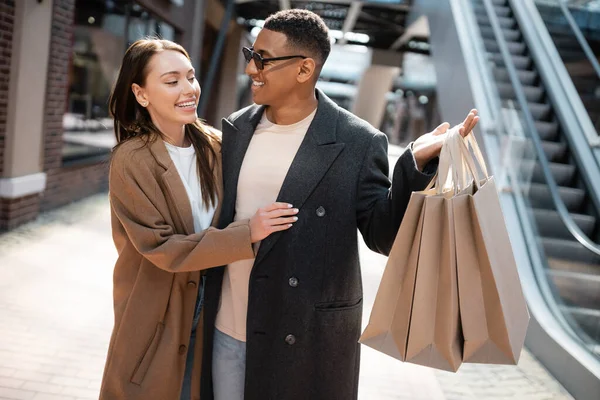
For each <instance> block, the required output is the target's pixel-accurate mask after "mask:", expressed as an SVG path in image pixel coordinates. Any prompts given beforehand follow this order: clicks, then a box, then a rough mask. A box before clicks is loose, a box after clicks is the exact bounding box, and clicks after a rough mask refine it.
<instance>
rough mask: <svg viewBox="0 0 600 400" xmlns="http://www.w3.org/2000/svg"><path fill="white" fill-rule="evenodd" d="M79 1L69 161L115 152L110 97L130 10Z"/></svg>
mask: <svg viewBox="0 0 600 400" xmlns="http://www.w3.org/2000/svg"><path fill="white" fill-rule="evenodd" d="M124 3H125V2H122V1H121V2H120V1H111V2H107V1H104V0H77V1H76V3H75V33H74V41H73V55H72V60H71V68H70V73H69V96H68V103H67V110H66V112H65V114H64V117H63V127H64V145H63V160H64V161H70V160H73V159H76V158H81V157H87V156H94V155H98V154H105V153H107V152H108V151H109V150H110V148H111V147H112V146H113V141H112V140H111V139H110V138H111V137H112V120H111V119H110V118H109V116H108V97H109V95H110V90H111V86H112V83H113V81H114V79H115V77H116V75H117V73H118V70H119V65H120V62H121V57H122V55H123V52H124V45H125V40H124V32H125V20H126V17H125V15H126V14H125V11H126V8H125V6H126V4H124Z"/></svg>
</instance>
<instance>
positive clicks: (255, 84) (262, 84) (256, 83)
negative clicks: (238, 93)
mask: <svg viewBox="0 0 600 400" xmlns="http://www.w3.org/2000/svg"><path fill="white" fill-rule="evenodd" d="M252 84H253V85H254V86H264V84H265V83H264V82H257V81H252Z"/></svg>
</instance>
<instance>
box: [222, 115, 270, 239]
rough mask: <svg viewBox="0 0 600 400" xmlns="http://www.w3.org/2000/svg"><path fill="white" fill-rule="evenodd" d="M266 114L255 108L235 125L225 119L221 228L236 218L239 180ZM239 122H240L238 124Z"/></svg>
mask: <svg viewBox="0 0 600 400" xmlns="http://www.w3.org/2000/svg"><path fill="white" fill-rule="evenodd" d="M263 112H264V107H260V106H254V107H252V108H251V109H250V111H249V113H248V115H247V116H242V117H240V118H239V119H237V120H236V121H235V124H234V123H231V122H230V121H229V120H227V119H223V122H222V123H223V129H222V130H223V144H222V154H223V198H224V200H223V201H224V203H223V208H222V210H221V219H220V221H221V222H222V223H220V224H219V225H220V226H219V227H220V228H223V227H224V226H225V225H228V224H229V223H231V221H233V218H234V216H235V200H236V198H237V187H238V179H239V177H240V170H241V168H242V162H243V161H244V157H245V155H246V151H247V150H248V146H249V145H250V140H251V139H252V135H253V134H254V130H255V128H256V126H257V125H258V123H259V122H260V118H261V117H262V114H263ZM238 121H239V122H238Z"/></svg>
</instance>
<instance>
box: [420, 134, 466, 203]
mask: <svg viewBox="0 0 600 400" xmlns="http://www.w3.org/2000/svg"><path fill="white" fill-rule="evenodd" d="M451 138H452V135H450V132H449V133H448V134H447V135H446V137H445V139H444V143H443V144H442V149H441V150H440V156H439V158H440V159H439V163H438V169H437V172H436V174H435V176H434V177H433V178H432V179H431V181H430V182H429V185H427V187H426V188H425V191H429V190H431V189H433V188H435V189H436V193H437V194H438V195H439V194H442V193H444V191H445V190H444V189H445V186H446V184H447V183H448V178H449V175H450V173H452V180H451V181H450V183H452V186H451V188H452V189H453V190H454V192H455V193H456V192H457V187H456V186H457V184H458V182H459V179H458V178H459V177H458V173H459V171H460V169H459V168H456V166H455V163H456V162H457V161H456V160H459V161H460V162H462V160H461V158H460V157H458V159H457V158H456V155H457V154H458V155H460V153H459V152H458V151H454V154H453V152H452V151H451V149H450V142H449V140H451ZM446 191H447V190H446Z"/></svg>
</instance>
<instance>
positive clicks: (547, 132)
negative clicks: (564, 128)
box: [535, 121, 558, 141]
mask: <svg viewBox="0 0 600 400" xmlns="http://www.w3.org/2000/svg"><path fill="white" fill-rule="evenodd" d="M535 127H536V128H537V131H538V133H539V135H540V137H541V138H542V140H550V141H552V140H556V138H557V136H558V123H557V122H546V121H536V122H535Z"/></svg>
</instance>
